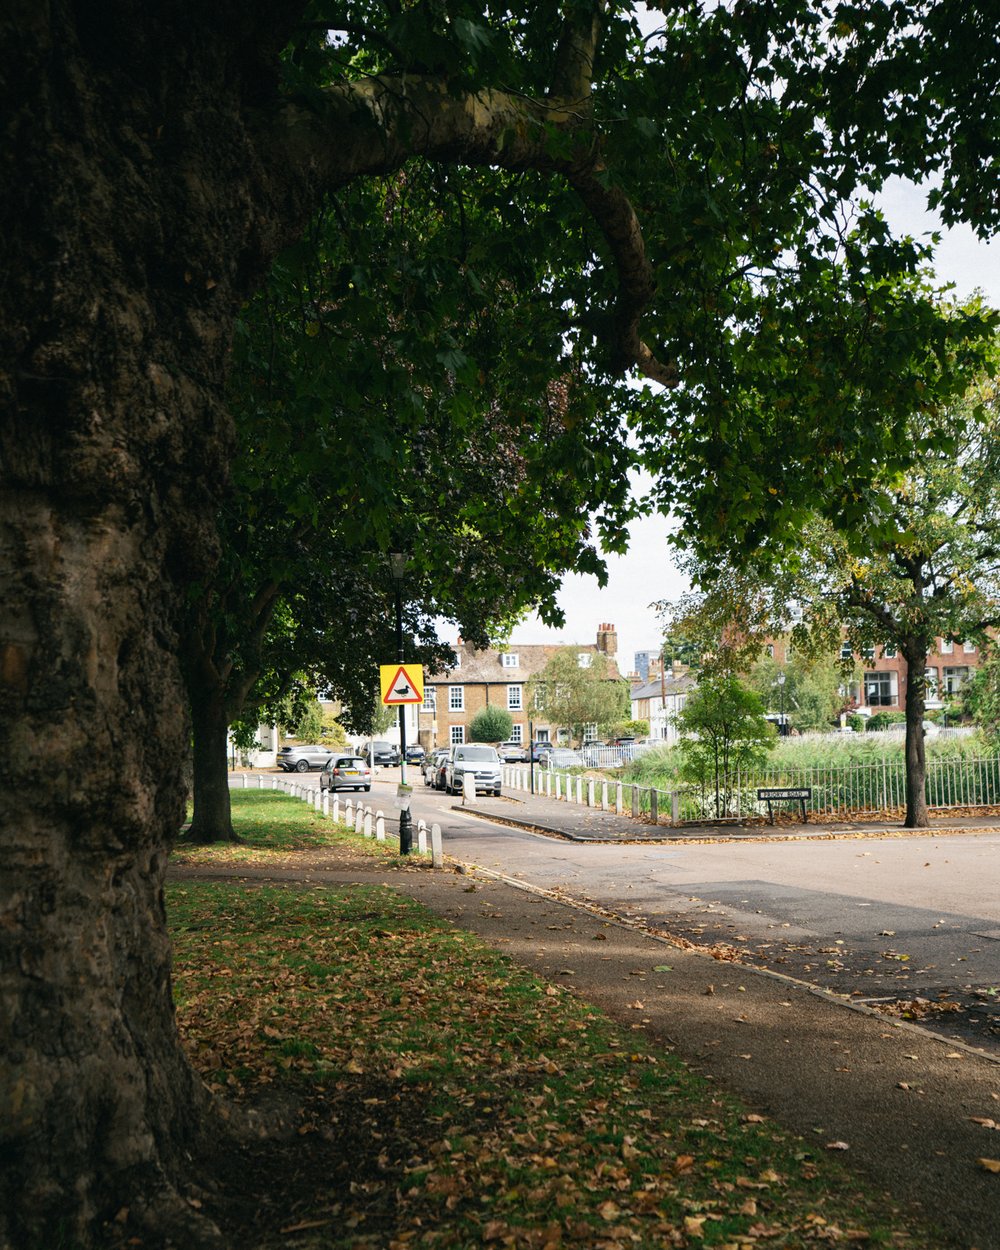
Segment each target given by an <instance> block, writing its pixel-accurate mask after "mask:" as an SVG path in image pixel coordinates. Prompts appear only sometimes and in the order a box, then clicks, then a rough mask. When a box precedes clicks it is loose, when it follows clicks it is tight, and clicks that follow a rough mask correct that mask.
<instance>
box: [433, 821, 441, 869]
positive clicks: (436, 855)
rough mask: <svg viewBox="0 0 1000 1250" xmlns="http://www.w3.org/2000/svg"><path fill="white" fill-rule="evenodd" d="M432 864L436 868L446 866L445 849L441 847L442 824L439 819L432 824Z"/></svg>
mask: <svg viewBox="0 0 1000 1250" xmlns="http://www.w3.org/2000/svg"><path fill="white" fill-rule="evenodd" d="M431 864H432V866H433V867H434V868H443V867H444V851H443V850H442V849H441V826H440V825H439V824H438V823H437V821H435V822H434V824H433V825H431Z"/></svg>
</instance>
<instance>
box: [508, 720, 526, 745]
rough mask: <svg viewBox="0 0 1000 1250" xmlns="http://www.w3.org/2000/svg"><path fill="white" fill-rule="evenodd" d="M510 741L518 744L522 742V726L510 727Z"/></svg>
mask: <svg viewBox="0 0 1000 1250" xmlns="http://www.w3.org/2000/svg"><path fill="white" fill-rule="evenodd" d="M510 740H511V742H516V743H518V744H520V743H522V742H523V741H524V726H523V725H518V724H514V725H511V727H510Z"/></svg>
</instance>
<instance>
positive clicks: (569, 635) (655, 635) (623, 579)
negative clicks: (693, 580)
mask: <svg viewBox="0 0 1000 1250" xmlns="http://www.w3.org/2000/svg"><path fill="white" fill-rule="evenodd" d="M881 203H882V208H883V211H884V212H885V214H886V217H887V218H888V220H889V223H890V225H891V226H892V228H893V229H894V230H895V231H896V232H897V233H907V234H912V235H915V236H920V235H923V234H927V233H930V232H931V231H933V230H939V231H941V233H942V235H943V238H942V242H941V245H940V246H939V248H938V252H937V266H936V267H937V273H938V277H939V278H940V279H941V280H942V282H953V283H954V284H955V287H956V292H957V294H958V295H959V296H965V295H970V294H971V293H972V292H973V291H974V290H975V289H976V288H979V289H981V290H982V291H983V292H984V293H985V295H986V296H987V298H988V299H989V301H990V303H991V304H994V305H997V306H1000V241H997V242H994V243H991V244H984V243H980V242H979V241H978V240H977V239H976V237H975V235H974V234H973V233H972V231H971V230H970V229H968V228H966V227H960V228H956V229H954V230H950V231H945V230H944V228H943V227H942V226H941V223H940V221H939V220H938V219H937V218H936V217H935V216H932V215H931V214H930V213H928V212H927V211H926V208H925V196H924V194H923V193H922V192H921V191H919V190H918V189H917V188H915V187H913V186H912V185H911V184H909V183H905V182H903V181H902V180H901V179H894V180H892V182H891V183H890V185H889V186H888V188H887V190H886V193H885V195H884V196H883V197H882V201H881ZM667 525H668V523H667V521H666V520H665V519H664V518H662V517H651V518H647V519H644V520H641V521H637V522H636V523H635V524H634V525H633V526H632V528H631V531H630V544H629V550H628V553H627V554H626V555H624V556H613V555H612V556H608V558H607V563H608V574H609V577H608V584H607V586H606V587H604V588H603V589H602V588H601V587H599V586H598V585H597V581H596V580H595V579H594V578H593V577H589V576H587V577H581V576H577V575H575V574H573V575H569V576H567V577H566V579H565V580H564V582H563V587H562V592H561V594H560V596H559V602H560V605H561V607H562V608H563V611H564V612H565V613H566V628H565V629H562V630H558V631H556V630H550V629H547V628H546V627H545V626H544V625H542V623H541V622H540V621H539V620H538V619H537V617H535V616H530V617H528V618H527V619H526V620H525V621H524V622H523V623H522V624H521V625H519V626H518V627H517V628H516V629H514V630H513V632H512V641H516V642H522V643H535V642H551V643H557V642H558V643H577V642H581V643H585V642H593V641H595V637H596V631H597V626H598V624H599V623H600V622H602V621H610V622H611V623H612V624H614V625H616V626H617V628H618V656H619V665H620V667H621V669H622V671H623V672H628V671H629V670H630V669H631V668H632V665H633V656H634V654H635V652H636V651H645V650H652V649H655V648H656V647H657V646H658V645H659V641H660V634H661V631H660V626H659V623H658V621H657V619H656V614H655V613H654V612H653V610H652V609H651V608H650V606H649V605H650V604H651V603H652V602H654V601H655V600H658V599H676V598H677V597H678V596H679V595H681V594H683V593H684V591H685V589H687V586H686V583H685V581H684V579H683V578H682V577H681V575H680V574H679V573H678V572H677V570H676V569H675V568H674V566H673V563H672V561H671V556H670V552H669V549H668V548H667V544H666V535H667Z"/></svg>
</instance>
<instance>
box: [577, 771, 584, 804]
mask: <svg viewBox="0 0 1000 1250" xmlns="http://www.w3.org/2000/svg"><path fill="white" fill-rule="evenodd" d="M576 801H577V803H578V804H579V805H580V806H581V807H582V806H583V778H582V777H581V776H580V774H579V773H577V776H576Z"/></svg>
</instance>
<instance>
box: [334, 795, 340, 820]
mask: <svg viewBox="0 0 1000 1250" xmlns="http://www.w3.org/2000/svg"><path fill="white" fill-rule="evenodd" d="M333 819H334V820H335V821H336V822H337V824H338V825H339V824H340V795H339V794H338V793H337V791H336V790H334V792H333Z"/></svg>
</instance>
